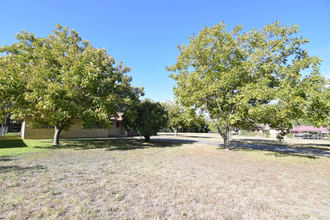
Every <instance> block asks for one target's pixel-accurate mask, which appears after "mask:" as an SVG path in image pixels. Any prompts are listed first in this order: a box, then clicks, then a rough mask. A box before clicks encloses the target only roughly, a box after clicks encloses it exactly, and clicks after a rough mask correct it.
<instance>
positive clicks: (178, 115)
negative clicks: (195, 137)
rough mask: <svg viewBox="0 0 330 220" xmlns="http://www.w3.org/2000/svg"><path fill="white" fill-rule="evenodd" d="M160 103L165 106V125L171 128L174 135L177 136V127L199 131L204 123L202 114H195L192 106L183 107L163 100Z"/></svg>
mask: <svg viewBox="0 0 330 220" xmlns="http://www.w3.org/2000/svg"><path fill="white" fill-rule="evenodd" d="M162 105H163V106H164V107H165V108H166V110H167V114H168V121H167V125H166V127H167V128H169V129H171V130H173V131H174V133H175V136H177V133H178V131H179V129H181V130H185V131H195V132H199V131H200V130H201V128H202V126H205V124H206V121H205V119H204V117H203V115H197V114H196V111H195V109H193V108H184V107H183V106H181V105H179V104H177V103H175V102H173V101H166V102H163V103H162ZM202 129H205V128H204V127H203V128H202Z"/></svg>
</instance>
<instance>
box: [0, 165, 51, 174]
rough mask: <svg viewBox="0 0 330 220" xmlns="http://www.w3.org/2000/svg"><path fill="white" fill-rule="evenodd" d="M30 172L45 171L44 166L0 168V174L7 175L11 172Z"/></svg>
mask: <svg viewBox="0 0 330 220" xmlns="http://www.w3.org/2000/svg"><path fill="white" fill-rule="evenodd" d="M31 170H37V171H39V170H46V168H45V167H44V166H41V165H36V166H33V167H21V166H0V173H8V172H13V171H18V172H26V171H31Z"/></svg>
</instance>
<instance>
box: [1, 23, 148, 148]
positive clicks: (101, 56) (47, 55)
mask: <svg viewBox="0 0 330 220" xmlns="http://www.w3.org/2000/svg"><path fill="white" fill-rule="evenodd" d="M15 37H16V39H17V41H18V42H16V43H13V44H12V45H10V46H7V45H5V46H2V47H1V48H0V53H4V55H3V56H1V57H0V99H1V100H3V103H2V104H1V106H0V107H1V108H0V111H1V113H2V114H5V113H7V112H11V113H12V116H13V118H24V117H26V116H30V117H32V118H33V120H32V123H31V125H30V126H32V127H35V128H38V127H40V125H42V124H47V125H52V126H55V134H54V145H57V144H59V137H60V133H61V131H62V130H64V129H68V128H70V125H71V124H72V120H73V119H76V118H80V119H82V121H83V122H82V127H84V128H91V127H92V126H93V125H94V124H96V125H98V126H100V127H102V128H109V127H111V126H112V122H111V121H110V118H111V117H113V116H116V114H117V112H119V111H123V110H124V109H125V106H127V105H130V104H134V103H136V102H137V101H138V97H139V95H141V94H143V88H135V87H132V86H131V85H130V82H131V80H132V78H131V77H129V76H127V75H126V74H127V73H128V72H129V71H130V68H128V67H126V66H125V65H123V64H122V62H119V64H118V65H116V66H115V61H114V59H113V57H112V56H110V55H108V54H107V52H106V50H105V49H103V48H95V47H93V46H92V45H91V44H90V43H89V42H88V41H87V40H82V39H81V37H80V36H79V35H78V33H77V32H76V31H74V30H69V29H68V28H67V27H64V28H62V27H61V26H60V25H59V24H57V25H56V29H55V30H53V31H52V34H50V35H48V36H47V37H35V36H34V34H32V33H27V32H26V31H22V32H21V33H20V34H15Z"/></svg>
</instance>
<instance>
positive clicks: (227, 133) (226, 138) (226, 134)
mask: <svg viewBox="0 0 330 220" xmlns="http://www.w3.org/2000/svg"><path fill="white" fill-rule="evenodd" d="M218 130H219V133H220V135H221V136H222V138H223V148H224V149H225V151H229V143H230V141H231V132H230V125H227V127H226V131H225V132H223V133H221V132H220V129H218Z"/></svg>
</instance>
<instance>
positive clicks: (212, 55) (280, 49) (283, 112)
mask: <svg viewBox="0 0 330 220" xmlns="http://www.w3.org/2000/svg"><path fill="white" fill-rule="evenodd" d="M297 33H298V26H297V25H292V26H290V27H285V26H281V24H280V23H279V22H274V23H272V24H268V25H266V26H264V27H262V28H261V29H260V30H257V29H252V30H250V31H247V32H243V30H242V26H241V25H238V26H236V27H235V28H234V29H233V30H232V31H229V32H227V31H226V26H225V24H224V23H223V22H221V23H220V24H218V25H213V26H212V27H209V28H208V27H205V28H203V29H202V30H201V31H200V32H199V33H198V34H197V35H195V34H194V35H192V36H191V37H190V38H189V42H188V44H182V45H179V46H178V49H179V51H180V54H179V55H178V56H177V60H176V63H175V64H173V65H172V66H168V67H166V69H167V70H168V71H170V72H172V73H171V74H170V77H171V78H173V79H174V80H175V81H176V86H175V87H174V88H173V90H174V94H175V97H176V98H177V99H178V101H179V102H180V103H182V105H183V106H186V107H190V106H194V107H197V108H202V109H204V110H206V111H207V112H208V114H209V117H210V119H211V121H212V122H213V124H214V125H215V126H216V128H217V130H218V132H219V133H220V135H221V136H222V138H223V139H224V147H225V149H229V135H230V131H231V129H232V128H233V127H235V128H242V127H247V126H250V125H252V124H255V123H268V124H270V126H271V127H274V128H278V129H281V130H282V131H284V130H285V129H286V128H289V127H290V126H292V124H291V123H292V122H291V121H292V119H294V118H297V117H299V115H301V114H302V113H303V110H304V109H302V108H300V107H299V104H300V102H301V101H304V99H303V97H301V96H300V93H301V92H302V89H303V86H302V85H301V80H302V76H301V74H300V72H301V71H302V70H310V71H311V75H312V76H317V75H319V73H318V70H319V69H318V65H319V64H320V59H319V58H318V57H316V56H309V55H308V54H307V51H306V50H304V49H303V48H302V47H301V46H302V45H304V44H306V43H308V40H307V39H305V38H303V37H302V36H301V37H298V36H296V34H297Z"/></svg>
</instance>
